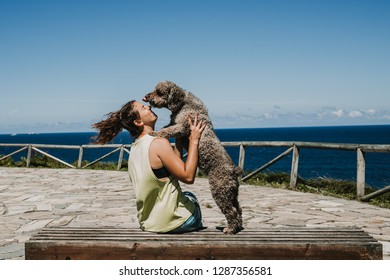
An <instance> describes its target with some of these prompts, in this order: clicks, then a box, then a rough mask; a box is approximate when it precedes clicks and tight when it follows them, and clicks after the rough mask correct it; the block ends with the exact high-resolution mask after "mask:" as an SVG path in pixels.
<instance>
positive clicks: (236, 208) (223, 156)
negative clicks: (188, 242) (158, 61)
mask: <svg viewBox="0 0 390 280" xmlns="http://www.w3.org/2000/svg"><path fill="white" fill-rule="evenodd" d="M143 101H145V102H149V103H150V105H152V106H153V107H157V108H168V109H169V110H170V111H171V112H172V114H171V119H170V123H169V124H168V125H167V126H165V127H164V128H163V129H161V130H159V131H158V132H157V135H158V136H160V137H165V138H181V140H182V143H183V147H184V148H185V149H186V150H188V141H189V140H188V137H189V134H190V127H189V123H188V119H187V118H188V114H189V115H190V116H195V115H196V114H198V119H199V120H202V122H203V123H206V127H205V129H204V131H203V133H202V136H201V138H200V141H199V157H198V158H199V162H198V166H199V168H200V169H201V170H202V171H203V172H204V173H206V174H207V175H208V178H209V184H210V189H211V193H212V196H213V198H214V200H215V202H216V203H217V205H218V207H219V208H220V210H221V211H222V213H223V214H224V215H225V217H226V219H227V226H226V227H225V228H224V229H223V231H224V233H226V234H235V233H237V232H239V231H240V230H242V229H243V228H242V213H241V208H240V205H239V202H238V188H239V176H241V175H242V169H241V168H239V167H237V166H235V165H234V163H233V161H232V160H231V158H230V157H229V155H228V153H227V152H226V150H225V148H224V147H223V146H222V144H221V142H220V141H219V139H218V137H217V136H216V134H215V132H214V129H213V125H212V123H211V120H210V117H209V115H208V111H207V109H206V107H205V105H204V104H203V103H202V101H200V100H199V99H198V98H197V97H195V96H194V95H193V94H192V93H191V92H188V91H186V90H183V89H182V88H180V87H179V86H177V85H176V84H175V83H173V82H169V81H163V82H160V83H158V84H157V85H156V87H155V89H154V90H153V91H152V92H150V93H148V94H147V95H146V96H145V97H144V98H143Z"/></svg>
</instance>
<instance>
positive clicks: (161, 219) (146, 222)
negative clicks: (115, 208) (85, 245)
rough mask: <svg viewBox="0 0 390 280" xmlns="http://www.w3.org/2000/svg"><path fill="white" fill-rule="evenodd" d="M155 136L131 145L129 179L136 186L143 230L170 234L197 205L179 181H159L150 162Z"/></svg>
mask: <svg viewBox="0 0 390 280" xmlns="http://www.w3.org/2000/svg"><path fill="white" fill-rule="evenodd" d="M154 139H155V137H153V136H150V135H145V136H143V137H141V138H140V139H137V140H136V141H135V142H134V143H133V144H132V146H131V150H130V156H129V176H130V180H131V182H132V184H133V188H134V192H135V198H136V205H137V211H138V214H137V217H138V221H139V223H140V226H141V229H142V230H145V231H152V232H160V233H164V232H168V231H171V230H173V229H175V228H177V227H179V226H181V225H182V224H183V223H184V222H185V221H186V220H187V219H188V218H189V217H190V216H191V214H192V213H193V212H194V209H195V205H194V203H193V202H192V201H191V200H189V199H188V198H187V197H186V196H185V195H183V193H182V190H181V188H180V185H179V182H178V180H177V178H175V177H174V176H172V175H171V176H170V177H169V178H165V179H158V178H157V177H156V175H155V174H154V173H153V170H152V167H151V166H150V162H149V147H150V144H151V143H152V141H153V140H154Z"/></svg>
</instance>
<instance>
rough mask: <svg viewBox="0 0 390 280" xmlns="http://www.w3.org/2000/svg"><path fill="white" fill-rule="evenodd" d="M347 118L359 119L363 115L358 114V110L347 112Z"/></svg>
mask: <svg viewBox="0 0 390 280" xmlns="http://www.w3.org/2000/svg"><path fill="white" fill-rule="evenodd" d="M348 116H350V117H351V118H360V117H363V113H362V112H360V111H359V110H355V111H351V112H349V113H348Z"/></svg>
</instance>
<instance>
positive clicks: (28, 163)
mask: <svg viewBox="0 0 390 280" xmlns="http://www.w3.org/2000/svg"><path fill="white" fill-rule="evenodd" d="M31 150H32V146H31V145H28V148H27V162H26V167H30V164H31Z"/></svg>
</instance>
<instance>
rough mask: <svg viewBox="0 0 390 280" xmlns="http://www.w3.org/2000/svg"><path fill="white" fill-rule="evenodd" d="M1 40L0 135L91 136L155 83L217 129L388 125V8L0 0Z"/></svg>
mask: <svg viewBox="0 0 390 280" xmlns="http://www.w3.org/2000/svg"><path fill="white" fill-rule="evenodd" d="M0 38H1V39H0V96H1V97H0V98H1V99H0V134H3V133H29V132H67V131H74V132H76V131H90V125H91V123H93V122H96V121H98V120H100V119H101V118H103V117H104V115H105V114H106V113H108V112H111V111H115V110H117V109H119V108H120V107H121V105H122V104H124V103H126V102H127V101H128V100H130V99H138V100H141V98H142V96H143V95H144V94H146V93H147V92H149V91H151V90H152V89H153V88H154V86H155V84H156V83H157V82H159V81H162V80H171V81H173V82H175V83H177V84H178V85H179V86H181V87H183V88H184V89H187V90H189V91H191V92H192V93H194V94H195V95H197V96H198V97H199V98H200V99H201V100H203V102H204V103H205V104H206V106H207V107H208V109H209V113H210V116H211V118H212V120H213V122H214V126H215V127H216V128H228V127H243V128H244V127H245V128H247V127H289V126H317V125H320V126H322V125H359V124H389V123H390V106H389V105H390V79H389V77H390V51H389V50H390V1H376V0H367V1H359V0H355V1H347V0H345V1H343V0H339V1H334V0H327V1H316V0H312V1H300V0H296V1H294V0H291V1H281V0H274V1H269V0H268V1H263V0H258V1H245V0H239V1H227V0H225V1H203V0H198V1H185V0H182V1H169V0H167V1H147V0H146V1H135V0H113V1H109V0H105V1H102V0H78V1H72V0H63V1H62V0H57V1H56V0H46V1H43V0H0ZM156 113H157V114H158V115H159V116H160V118H159V121H158V125H157V126H158V127H161V126H163V125H165V124H166V123H167V122H168V117H169V113H168V112H167V111H166V110H158V109H156Z"/></svg>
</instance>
